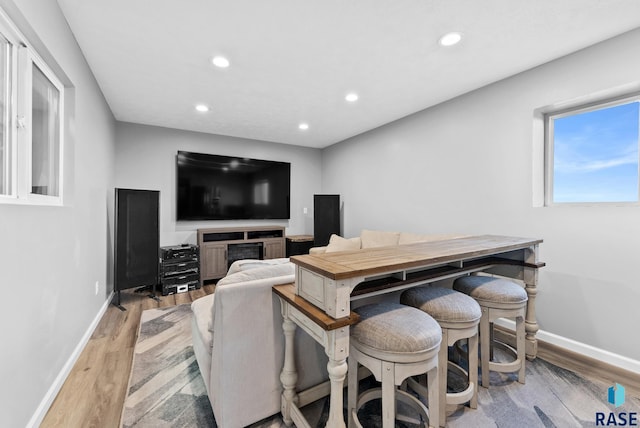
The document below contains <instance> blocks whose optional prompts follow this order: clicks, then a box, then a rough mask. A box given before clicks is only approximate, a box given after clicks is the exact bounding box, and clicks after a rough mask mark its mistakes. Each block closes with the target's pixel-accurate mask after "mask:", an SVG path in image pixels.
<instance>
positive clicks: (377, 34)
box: [58, 0, 640, 147]
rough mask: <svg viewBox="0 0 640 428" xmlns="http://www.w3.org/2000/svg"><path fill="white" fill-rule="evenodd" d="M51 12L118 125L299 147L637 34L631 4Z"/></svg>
mask: <svg viewBox="0 0 640 428" xmlns="http://www.w3.org/2000/svg"><path fill="white" fill-rule="evenodd" d="M58 3H59V4H60V6H61V8H62V10H63V12H64V14H65V16H66V18H67V20H68V22H69V25H70V27H71V30H72V31H73V33H74V34H75V37H76V39H77V40H78V43H79V45H80V47H81V49H82V51H83V52H84V55H85V57H86V59H87V61H88V63H89V66H90V67H91V69H92V70H93V73H94V74H95V76H96V79H97V81H98V83H99V85H100V87H101V88H102V91H103V93H104V96H105V98H106V100H107V102H108V104H109V106H110V108H111V110H112V111H113V114H114V115H115V117H116V119H117V120H120V121H125V122H135V123H142V124H149V125H157V126H163V127H170V128H177V129H185V130H193V131H200V132H207V133H213V134H221V135H230V136H237V137H245V138H252V139H258V140H265V141H273V142H280V143H286V144H294V145H300V146H308V147H326V146H328V145H331V144H333V143H336V142H339V141H342V140H344V139H347V138H349V137H352V136H354V135H357V134H360V133H362V132H365V131H367V130H370V129H373V128H376V127H378V126H381V125H384V124H386V123H389V122H391V121H394V120H396V119H399V118H401V117H404V116H407V115H409V114H411V113H414V112H417V111H419V110H422V109H425V108H427V107H429V106H432V105H435V104H438V103H440V102H442V101H445V100H447V99H451V98H453V97H455V96H457V95H460V94H463V93H465V92H469V91H471V90H473V89H476V88H478V87H481V86H484V85H487V84H489V83H492V82H495V81H497V80H500V79H503V78H505V77H507V76H511V75H513V74H516V73H519V72H521V71H524V70H527V69H530V68H532V67H535V66H537V65H540V64H542V63H545V62H548V61H550V60H553V59H555V58H558V57H561V56H564V55H566V54H568V53H571V52H574V51H576V50H579V49H581V48H584V47H587V46H589V45H592V44H594V43H597V42H600V41H602V40H605V39H608V38H611V37H613V36H616V35H618V34H621V33H624V32H626V31H629V30H631V29H634V28H637V27H640V1H638V0H483V1H480V0H347V1H345V0H322V1H320V0H317V1H310V0H307V1H304V0H270V1H266V0H235V1H232V0H227V1H220V0H101V1H98V0H92V1H87V0H58ZM449 31H458V32H461V33H463V35H464V38H463V40H462V42H461V43H460V44H458V45H456V46H454V47H450V48H444V47H441V46H440V45H439V44H438V39H439V37H440V36H441V35H443V34H444V33H446V32H449ZM214 55H224V56H226V57H227V58H228V59H229V60H230V61H231V66H230V67H229V68H227V69H218V68H216V67H214V66H213V65H212V64H211V58H212V57H213V56H214ZM567 78H570V76H567ZM349 91H355V92H357V93H358V94H359V97H360V98H359V100H358V101H357V102H355V103H348V102H346V101H345V99H344V96H345V94H346V93H347V92H349ZM197 103H205V104H207V105H209V106H210V108H211V110H210V111H209V112H207V113H198V112H196V111H195V109H194V106H195V104H197ZM300 122H307V123H308V124H309V129H308V130H306V131H301V130H299V129H298V124H299V123H300Z"/></svg>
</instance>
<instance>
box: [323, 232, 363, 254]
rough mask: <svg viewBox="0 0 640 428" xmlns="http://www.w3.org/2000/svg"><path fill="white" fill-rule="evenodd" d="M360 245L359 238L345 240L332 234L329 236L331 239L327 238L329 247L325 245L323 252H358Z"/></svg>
mask: <svg viewBox="0 0 640 428" xmlns="http://www.w3.org/2000/svg"><path fill="white" fill-rule="evenodd" d="M360 245H361V241H360V237H359V236H357V237H355V238H348V239H347V238H343V237H342V236H339V235H336V234H333V235H331V238H329V245H327V248H326V250H325V252H327V253H334V252H337V251H350V250H359V249H360Z"/></svg>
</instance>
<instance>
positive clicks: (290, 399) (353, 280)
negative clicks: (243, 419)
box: [274, 235, 544, 428]
mask: <svg viewBox="0 0 640 428" xmlns="http://www.w3.org/2000/svg"><path fill="white" fill-rule="evenodd" d="M541 243H542V240H541V239H528V238H517V237H509V236H495V235H481V236H465V237H460V238H454V239H444V240H440V241H430V242H422V243H415V244H407V245H397V246H392V247H378V248H371V249H361V250H354V251H342V252H336V253H323V254H314V255H301V256H294V257H291V261H292V262H293V263H294V264H296V265H297V266H296V282H295V284H288V285H282V286H275V287H274V292H275V293H276V294H277V295H278V297H279V298H280V302H281V304H282V315H283V317H284V322H283V330H284V335H285V359H284V367H283V369H282V372H281V374H280V379H281V381H282V386H283V389H284V391H283V393H282V417H283V420H284V422H285V424H287V425H288V426H289V425H291V423H292V422H293V423H295V424H296V426H297V427H309V424H308V423H307V421H306V420H305V418H304V416H303V415H302V413H301V412H300V410H299V409H300V407H303V406H304V405H305V404H307V403H309V402H311V401H313V400H314V399H317V398H319V397H318V396H317V394H318V391H322V388H318V387H315V388H314V389H315V395H314V394H311V395H310V396H309V398H307V399H304V400H302V399H301V397H302V396H303V395H304V394H305V392H306V391H305V392H299V393H298V392H296V381H297V372H296V368H295V364H294V355H293V353H294V351H293V349H294V347H293V337H294V333H295V329H296V326H298V327H300V328H302V329H303V330H304V331H305V332H307V333H308V334H310V335H311V336H312V337H313V338H314V339H315V340H316V341H318V342H319V343H320V344H321V345H323V346H324V348H325V352H326V354H327V355H328V357H329V363H328V365H327V369H328V372H329V393H330V407H329V419H328V420H327V425H326V426H327V427H330V428H340V427H344V426H345V421H344V418H343V416H342V406H343V391H342V389H343V386H344V379H345V376H346V373H347V357H348V355H349V326H350V325H351V324H354V323H355V322H357V321H358V318H357V315H356V314H355V313H353V312H351V301H353V300H357V299H363V298H367V297H372V296H376V295H380V294H386V293H391V292H395V291H399V290H403V289H407V288H411V287H416V286H418V285H423V284H427V283H430V282H435V281H439V280H443V279H448V278H455V277H459V276H463V275H467V274H471V273H477V272H487V273H490V274H494V275H500V276H504V277H508V278H513V279H517V280H519V281H521V282H522V283H523V284H524V287H525V290H526V291H527V295H528V297H529V301H528V303H527V311H526V317H525V330H526V353H527V358H528V359H534V358H535V357H536V354H537V341H536V332H537V331H538V324H537V322H536V315H535V301H536V294H537V289H536V288H537V284H538V269H540V268H541V267H543V266H544V263H542V262H540V261H539V260H538V246H539V244H541ZM305 397H307V396H306V395H305Z"/></svg>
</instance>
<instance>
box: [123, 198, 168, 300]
mask: <svg viewBox="0 0 640 428" xmlns="http://www.w3.org/2000/svg"><path fill="white" fill-rule="evenodd" d="M159 208H160V192H159V191H156V190H132V189H116V201H115V212H116V216H115V219H116V222H115V241H116V242H115V244H116V245H115V257H114V260H115V262H114V264H115V284H114V289H115V291H116V292H117V299H118V300H117V304H118V305H120V291H121V290H125V289H127V288H133V287H142V286H151V290H152V293H153V294H154V295H155V288H156V285H157V284H158V282H159V254H160V225H159V223H160V210H159Z"/></svg>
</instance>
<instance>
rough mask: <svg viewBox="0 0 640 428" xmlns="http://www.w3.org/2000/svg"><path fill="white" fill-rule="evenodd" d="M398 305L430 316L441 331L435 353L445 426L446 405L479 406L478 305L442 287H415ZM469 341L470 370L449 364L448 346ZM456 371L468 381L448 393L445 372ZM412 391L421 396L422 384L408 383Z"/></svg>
mask: <svg viewBox="0 0 640 428" xmlns="http://www.w3.org/2000/svg"><path fill="white" fill-rule="evenodd" d="M400 303H402V304H404V305H409V306H413V307H415V308H418V309H420V310H422V311H424V312H426V313H427V314H429V315H431V316H432V317H433V318H434V319H435V320H436V321H437V322H438V324H440V327H441V328H442V343H441V344H440V351H439V354H438V376H439V379H440V424H441V425H442V426H445V423H446V417H447V414H446V410H447V409H446V407H447V405H458V404H463V403H466V402H469V407H470V408H472V409H475V408H477V407H478V324H479V323H480V318H481V316H482V311H481V310H480V305H478V303H477V302H476V301H475V300H474V299H473V298H471V297H469V296H467V295H466V294H463V293H460V292H458V291H454V290H451V289H449V288H442V287H434V286H427V287H417V288H411V289H409V290H406V291H405V292H403V293H402V295H401V296H400ZM462 339H467V340H468V352H467V353H466V355H467V359H468V367H469V370H468V371H465V370H464V369H463V368H462V367H460V366H459V365H457V364H454V363H453V362H449V361H448V360H449V358H448V354H449V353H448V350H449V346H453V345H454V344H456V342H458V341H459V340H462ZM449 370H452V371H456V372H458V373H460V374H462V376H464V377H465V378H467V380H468V386H467V388H466V389H465V390H463V391H459V392H448V391H447V374H448V371H449ZM410 385H411V387H412V389H414V390H415V391H416V392H418V393H420V394H424V392H423V391H422V385H421V384H420V383H416V382H410Z"/></svg>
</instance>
